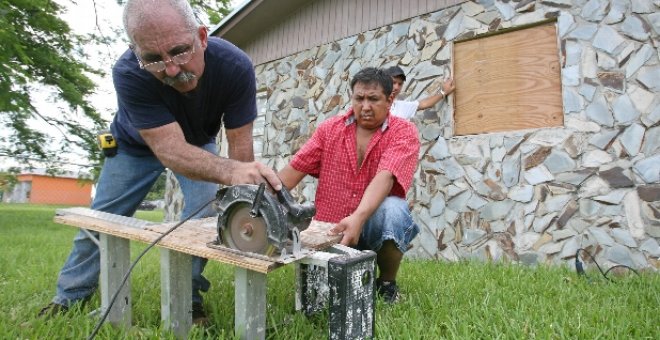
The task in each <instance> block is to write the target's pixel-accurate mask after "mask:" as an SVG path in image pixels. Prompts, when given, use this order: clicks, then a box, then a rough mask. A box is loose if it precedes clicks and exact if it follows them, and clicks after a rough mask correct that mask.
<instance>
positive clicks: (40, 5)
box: [0, 0, 104, 164]
mask: <svg viewBox="0 0 660 340" xmlns="http://www.w3.org/2000/svg"><path fill="white" fill-rule="evenodd" d="M62 11H63V8H62V6H60V5H59V4H58V3H56V2H54V1H51V0H2V1H0V13H1V14H2V15H0V41H2V43H3V48H2V50H1V52H0V79H1V81H0V113H1V114H0V124H2V127H3V129H5V130H6V131H8V132H7V133H8V135H4V136H0V156H4V157H12V158H14V159H15V160H18V161H19V162H21V163H23V164H32V163H33V162H35V161H36V162H45V163H47V164H53V162H57V156H58V154H59V153H61V152H65V151H69V150H71V148H73V147H77V148H79V149H80V150H84V151H86V152H87V154H88V157H89V159H90V160H91V161H92V162H96V161H98V156H97V155H98V152H97V147H96V141H95V136H94V131H95V130H96V129H98V128H99V127H100V126H102V125H103V124H104V122H103V121H102V119H101V117H100V115H99V114H98V113H97V112H96V110H95V109H94V108H93V107H92V106H91V104H90V103H89V102H88V100H87V99H86V97H87V96H88V95H90V94H91V93H92V92H93V91H94V89H95V84H94V83H93V82H92V80H91V79H90V78H89V75H90V74H100V72H99V71H98V70H95V69H93V68H91V67H89V66H87V65H85V64H84V63H82V62H80V61H78V60H79V59H81V58H82V57H84V54H83V53H82V51H81V49H80V46H82V45H83V44H84V43H85V42H86V41H85V39H84V38H83V37H81V36H78V35H75V34H73V33H72V32H71V29H70V28H69V25H68V24H67V23H66V22H64V21H63V20H62V19H60V18H59V16H60V15H61V14H62ZM48 91H49V92H52V93H53V97H52V98H48V99H47V102H49V103H50V104H53V105H48V106H49V107H48V108H47V109H48V110H56V111H57V112H42V111H41V110H44V108H38V107H36V106H35V102H36V101H37V100H38V99H40V100H43V98H37V96H39V97H43V96H44V93H47V92H48ZM57 103H66V104H67V106H68V108H66V109H58V108H56V107H55V106H56V105H55V104H57ZM35 121H37V122H41V124H46V125H48V126H51V127H52V128H53V129H54V130H57V131H58V132H59V134H61V137H62V139H63V141H64V142H63V143H62V145H60V146H59V148H58V146H56V145H53V144H52V142H53V139H52V137H51V136H49V135H48V134H47V133H44V132H43V131H40V130H39V129H38V128H36V127H35V125H36V124H35Z"/></svg>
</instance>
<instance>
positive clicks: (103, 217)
mask: <svg viewBox="0 0 660 340" xmlns="http://www.w3.org/2000/svg"><path fill="white" fill-rule="evenodd" d="M58 213H59V214H60V215H57V216H55V218H54V221H55V222H57V223H61V224H66V225H70V226H74V227H79V228H84V229H89V230H94V231H97V232H100V233H105V234H109V235H113V236H117V237H121V238H125V239H129V240H133V241H140V242H144V243H151V242H153V241H154V240H156V239H157V238H158V237H160V236H161V235H163V234H164V233H165V232H167V231H168V230H169V229H171V228H172V227H173V226H174V225H176V223H160V224H152V223H149V222H146V221H142V220H137V219H133V218H126V217H123V216H118V215H112V214H107V213H100V212H96V211H93V210H90V209H86V208H72V209H63V210H60V211H59V212H58ZM113 217H115V218H113ZM216 223H217V218H215V217H209V218H203V219H196V220H189V221H187V222H185V223H183V224H182V225H181V226H179V227H178V228H177V229H175V230H174V231H172V232H171V233H170V234H169V235H167V236H165V237H164V238H163V239H162V240H160V241H159V243H158V247H162V248H167V249H172V250H176V251H179V252H182V253H185V254H189V255H195V256H199V257H204V258H207V259H209V260H214V261H218V262H221V263H227V264H231V265H234V266H238V267H241V268H245V269H249V270H253V271H256V272H260V273H269V272H270V271H272V270H274V269H276V268H278V267H280V266H281V264H280V263H278V262H277V261H276V259H273V260H272V261H269V260H264V259H259V258H252V257H248V256H243V255H241V254H238V253H236V252H228V251H223V250H221V249H215V248H210V247H208V246H207V243H209V242H212V241H215V240H216V238H217V229H216V228H217V227H216ZM332 226H333V225H332V224H328V223H320V222H316V224H315V223H312V224H311V225H310V228H308V229H307V230H305V231H303V232H302V233H301V242H302V246H303V248H308V249H314V250H321V249H325V248H327V247H330V246H332V245H334V244H336V243H338V242H339V240H341V236H339V235H337V236H328V235H327V230H328V229H329V228H331V227H332ZM310 229H311V230H310Z"/></svg>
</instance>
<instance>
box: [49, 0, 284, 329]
mask: <svg viewBox="0 0 660 340" xmlns="http://www.w3.org/2000/svg"><path fill="white" fill-rule="evenodd" d="M123 19H124V29H125V30H126V33H127V35H128V38H129V40H130V42H131V45H130V49H129V50H127V51H126V52H125V53H124V54H123V55H122V56H121V57H120V58H119V60H118V61H117V63H116V64H115V65H114V67H113V70H112V75H113V82H114V85H115V90H116V92H117V104H118V109H117V114H116V115H115V117H114V120H113V122H112V125H111V132H112V135H113V136H114V138H115V140H116V142H117V146H118V150H117V153H116V155H114V156H112V157H108V158H106V160H105V163H104V165H103V169H102V171H101V175H100V178H99V181H98V183H97V190H96V196H95V197H94V201H93V202H92V209H94V210H100V211H104V212H109V213H113V214H118V215H124V216H132V215H133V214H134V213H135V210H136V208H137V206H138V205H139V204H140V202H141V201H142V200H143V199H144V197H145V196H146V194H147V193H148V192H149V190H150V189H151V186H152V185H153V184H154V182H155V181H156V179H157V178H158V177H159V176H160V174H161V173H162V172H163V171H164V169H165V168H168V169H170V170H171V171H173V172H174V174H175V176H176V178H177V180H178V181H179V184H180V186H181V190H182V192H183V196H184V208H183V212H182V216H181V218H182V219H185V218H188V217H194V218H200V217H207V216H211V215H214V214H215V211H214V209H213V207H212V206H210V205H206V206H204V205H205V204H206V203H208V202H210V201H211V200H212V199H213V198H214V197H215V194H216V191H217V189H218V184H225V185H234V184H246V183H253V184H257V183H263V182H266V183H269V184H270V185H271V186H272V187H273V188H274V189H275V190H279V189H280V188H281V182H280V180H279V179H278V177H277V175H276V174H275V172H274V171H273V170H271V169H269V168H268V167H266V166H265V165H263V164H261V163H258V162H255V161H254V152H253V149H252V123H253V121H254V119H255V118H256V115H257V107H256V83H255V82H256V80H255V74H254V69H253V66H252V63H251V61H250V59H249V58H248V57H247V55H246V54H245V53H244V52H242V51H241V50H239V49H238V48H237V47H235V46H234V45H232V44H230V43H228V42H226V41H224V40H221V39H219V38H215V37H208V36H207V34H208V32H207V28H206V27H205V26H203V25H200V24H199V23H198V22H197V20H196V18H195V16H194V14H193V11H192V9H191V8H190V5H189V4H188V1H186V0H169V1H153V0H129V1H127V3H126V5H125V8H124V17H123ZM222 125H224V128H225V130H226V135H227V140H228V144H229V147H228V156H229V158H222V157H219V156H217V151H218V150H217V147H216V143H215V138H216V135H217V134H218V132H219V130H220V127H221V126H222ZM200 208H201V210H199V209H200ZM196 211H199V212H197V213H195V212H196ZM193 213H195V215H194V216H193ZM205 265H206V259H202V258H194V259H193V273H192V282H193V291H192V296H193V313H192V315H193V322H194V323H196V324H204V323H206V322H207V318H206V314H205V312H204V308H203V305H202V296H201V294H200V291H204V292H205V291H207V290H208V289H209V286H210V283H209V281H208V280H206V279H205V278H204V277H203V276H202V271H203V270H204V266H205ZM99 271H100V258H99V248H98V246H97V245H96V243H95V242H94V240H92V239H90V238H89V237H88V234H86V233H83V232H81V233H79V234H78V235H77V236H76V237H75V239H74V245H73V250H72V251H71V254H70V255H69V258H68V259H67V261H66V263H65V264H64V266H63V268H62V270H61V271H60V274H59V278H58V282H57V292H56V296H55V297H54V298H53V300H52V302H51V303H50V304H49V305H48V306H46V307H45V308H43V309H42V310H41V312H40V315H44V316H51V315H54V314H59V313H62V312H66V311H67V310H68V309H69V307H70V306H71V305H72V304H74V303H76V302H79V301H85V300H87V299H88V298H89V297H90V296H91V295H92V294H93V293H94V291H95V290H96V287H97V285H98V278H99Z"/></svg>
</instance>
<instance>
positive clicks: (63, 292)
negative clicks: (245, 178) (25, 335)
mask: <svg viewBox="0 0 660 340" xmlns="http://www.w3.org/2000/svg"><path fill="white" fill-rule="evenodd" d="M203 148H204V149H205V150H206V151H209V152H212V153H213V154H217V147H216V145H215V144H214V143H209V144H206V145H204V146H203ZM164 169H165V168H164V167H163V165H162V164H161V163H160V161H159V160H158V159H157V158H156V157H155V156H132V155H128V154H126V153H123V152H122V150H121V149H119V150H118V152H117V155H115V156H114V157H108V158H106V160H105V163H104V164H103V169H102V170H101V176H100V177H99V180H98V183H97V184H96V196H95V197H94V200H93V202H92V207H91V208H92V209H93V210H99V211H104V212H108V213H112V214H117V215H123V216H133V214H134V213H135V210H136V209H137V206H138V205H139V204H140V202H142V200H143V199H144V197H145V196H146V195H147V193H148V192H149V190H150V189H151V186H152V185H153V184H154V183H155V182H156V180H157V179H158V176H160V174H161V173H162V172H163V171H164ZM175 176H176V178H177V180H178V181H179V185H180V186H181V191H182V192H183V197H184V208H183V212H182V214H181V219H186V218H188V217H191V214H192V213H193V212H195V211H196V210H197V209H199V208H200V207H201V206H202V205H203V204H204V203H207V202H209V201H210V200H212V199H213V198H214V197H215V194H216V192H217V191H218V185H217V184H215V183H209V182H201V181H193V180H191V179H188V178H186V177H184V176H182V175H179V174H176V173H175ZM215 214H216V211H215V209H214V208H213V206H212V204H209V205H208V206H207V207H206V208H205V209H202V210H201V211H200V212H199V213H197V214H195V215H194V216H192V218H201V217H209V216H214V215H215ZM92 234H94V235H95V236H97V235H98V233H96V232H92ZM206 262H207V259H204V258H200V257H193V259H192V288H193V291H192V296H193V302H200V303H201V302H202V296H201V294H200V291H203V292H206V291H208V289H209V287H210V282H209V281H208V280H206V278H204V276H202V271H204V267H205V266H206ZM100 269H101V263H100V253H99V248H98V246H97V245H96V243H95V242H94V241H93V240H91V239H90V238H89V237H88V235H87V234H86V233H84V232H83V231H82V230H81V231H80V232H79V233H78V234H77V235H76V237H75V238H74V239H73V249H72V250H71V254H69V257H68V259H67V260H66V262H65V263H64V266H63V267H62V269H61V271H60V274H59V277H58V279H57V293H56V294H57V295H56V296H55V297H54V298H53V302H54V303H57V304H60V305H64V306H70V305H71V304H72V303H75V302H76V301H79V300H82V299H84V298H86V297H88V296H90V295H91V294H92V293H94V291H95V290H96V287H97V286H98V281H99V273H100Z"/></svg>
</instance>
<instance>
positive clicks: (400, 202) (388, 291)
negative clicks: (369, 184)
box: [358, 196, 419, 302]
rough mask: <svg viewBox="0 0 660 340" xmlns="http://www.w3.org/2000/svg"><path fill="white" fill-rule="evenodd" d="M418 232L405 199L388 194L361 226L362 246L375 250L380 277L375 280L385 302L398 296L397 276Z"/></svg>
mask: <svg viewBox="0 0 660 340" xmlns="http://www.w3.org/2000/svg"><path fill="white" fill-rule="evenodd" d="M418 233H419V227H418V226H417V225H416V224H415V223H414V222H413V220H412V217H411V216H410V210H409V209H408V203H407V202H406V200H404V199H402V198H399V197H392V196H390V197H387V198H385V200H384V201H383V203H382V204H381V205H380V206H379V207H378V209H377V210H376V212H374V214H373V215H372V216H371V218H369V220H367V223H365V225H364V226H363V228H362V233H361V235H360V241H359V243H358V248H359V249H363V250H364V249H370V250H373V251H375V252H376V264H377V265H378V271H379V277H378V279H377V280H376V289H377V290H378V294H379V295H380V296H381V297H383V299H384V300H385V301H386V302H396V301H397V300H398V298H399V294H398V291H399V289H398V286H397V285H396V276H397V273H398V271H399V265H400V264H401V259H402V258H403V254H404V253H405V252H406V250H408V246H409V244H410V241H412V239H413V238H415V236H416V235H417V234H418Z"/></svg>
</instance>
